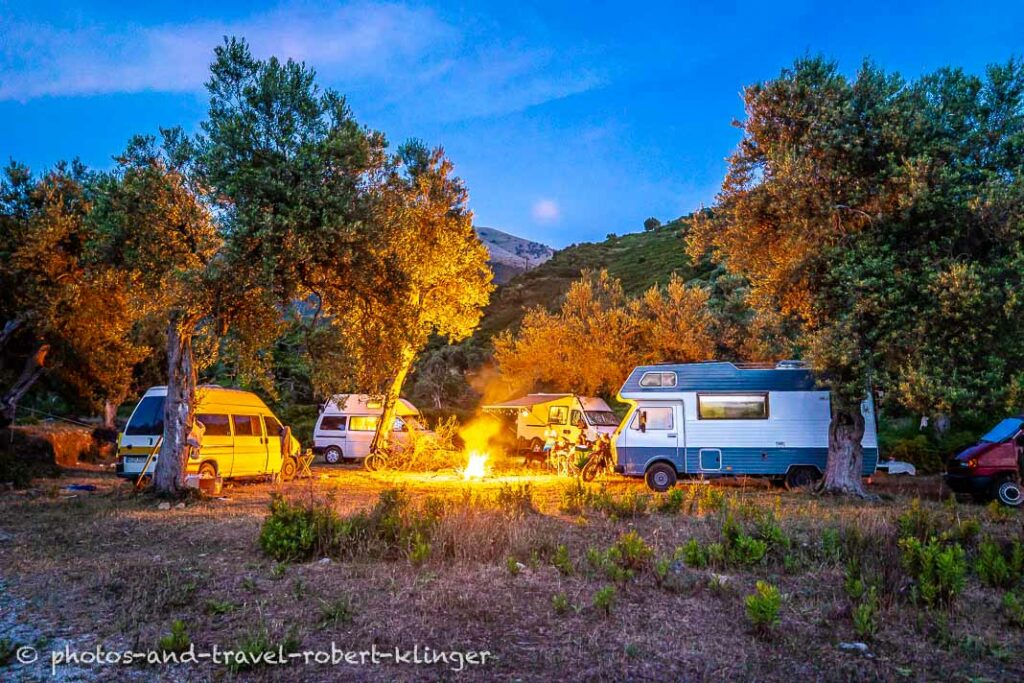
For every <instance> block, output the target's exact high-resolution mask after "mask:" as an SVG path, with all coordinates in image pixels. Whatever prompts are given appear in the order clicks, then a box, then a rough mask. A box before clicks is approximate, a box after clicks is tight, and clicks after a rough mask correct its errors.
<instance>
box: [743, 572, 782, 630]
mask: <svg viewBox="0 0 1024 683" xmlns="http://www.w3.org/2000/svg"><path fill="white" fill-rule="evenodd" d="M743 602H744V604H745V605H746V608H747V619H748V620H749V621H750V624H751V625H752V626H753V627H754V629H755V630H757V631H760V632H762V633H766V632H768V631H770V630H771V629H773V628H775V627H776V626H778V625H779V623H780V622H779V608H780V607H782V596H781V595H780V594H779V589H778V588H776V587H775V586H772V585H771V584H769V583H766V582H764V581H758V582H757V584H756V585H755V586H754V594H753V595H748V596H747V597H746V598H744V600H743Z"/></svg>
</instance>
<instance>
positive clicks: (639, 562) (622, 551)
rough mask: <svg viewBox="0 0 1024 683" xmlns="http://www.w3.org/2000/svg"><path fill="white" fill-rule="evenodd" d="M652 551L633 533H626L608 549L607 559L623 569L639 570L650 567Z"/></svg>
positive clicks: (638, 535)
mask: <svg viewBox="0 0 1024 683" xmlns="http://www.w3.org/2000/svg"><path fill="white" fill-rule="evenodd" d="M653 556H654V551H653V550H651V548H650V546H648V545H647V544H646V543H645V542H644V539H642V538H641V537H640V534H638V533H637V532H635V531H628V532H626V533H624V534H622V535H621V536H619V540H617V541H616V542H615V545H613V546H612V547H611V548H609V549H608V559H610V560H611V561H612V562H614V563H615V564H617V565H619V566H620V567H623V568H625V569H633V570H640V569H645V568H647V566H648V565H650V562H651V558H652V557H653Z"/></svg>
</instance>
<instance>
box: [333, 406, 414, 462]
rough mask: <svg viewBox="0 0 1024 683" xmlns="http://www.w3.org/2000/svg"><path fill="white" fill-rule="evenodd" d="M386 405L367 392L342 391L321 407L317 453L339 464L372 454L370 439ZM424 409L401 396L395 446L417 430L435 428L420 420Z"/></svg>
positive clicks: (395, 425) (397, 412)
mask: <svg viewBox="0 0 1024 683" xmlns="http://www.w3.org/2000/svg"><path fill="white" fill-rule="evenodd" d="M383 412H384V410H383V405H382V403H381V401H380V399H378V398H374V397H371V396H368V395H367V394H339V395H338V396H335V397H334V398H333V399H331V400H330V401H327V403H325V404H324V405H323V407H322V408H321V409H320V416H319V417H318V418H317V420H316V426H315V427H314V429H313V453H314V455H320V454H323V456H324V461H325V462H327V463H329V464H332V465H334V464H337V463H339V462H341V461H342V460H360V459H362V458H365V457H366V456H367V455H369V454H370V443H371V442H372V441H373V434H374V432H376V431H377V423H378V422H380V416H381V413H383ZM419 416H420V411H419V410H417V409H416V406H414V405H413V404H412V403H409V401H406V400H405V399H404V398H400V399H398V407H397V410H396V411H395V423H394V426H393V429H394V436H393V437H392V439H393V443H394V445H395V446H398V447H401V444H402V443H403V442H405V441H406V440H407V439H408V434H409V432H410V431H412V430H416V431H417V432H418V433H420V434H422V435H429V434H432V432H431V431H430V430H428V429H424V428H423V426H422V424H421V423H420V420H419Z"/></svg>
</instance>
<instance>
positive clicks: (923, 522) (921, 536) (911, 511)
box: [896, 498, 944, 541]
mask: <svg viewBox="0 0 1024 683" xmlns="http://www.w3.org/2000/svg"><path fill="white" fill-rule="evenodd" d="M896 526H897V528H898V529H899V532H900V536H901V537H905V536H912V537H914V538H916V539H918V540H921V541H927V540H928V539H929V538H931V537H932V536H937V535H938V534H939V533H940V532H942V531H943V530H944V528H943V527H944V525H942V524H940V523H939V520H938V519H936V517H935V515H934V514H932V512H931V511H930V510H928V509H927V508H925V507H922V505H921V499H920V498H915V499H914V500H912V501H910V506H909V507H907V510H906V512H904V513H903V514H901V515H900V516H899V517H897V518H896Z"/></svg>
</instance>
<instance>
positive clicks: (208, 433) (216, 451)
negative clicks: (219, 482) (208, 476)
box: [196, 413, 235, 477]
mask: <svg viewBox="0 0 1024 683" xmlns="http://www.w3.org/2000/svg"><path fill="white" fill-rule="evenodd" d="M196 420H197V421H199V422H201V423H203V440H202V442H201V443H200V447H199V458H200V460H212V461H213V462H214V463H216V465H217V474H219V475H220V476H222V477H230V476H232V470H234V459H235V458H234V456H235V446H234V439H233V438H232V436H231V418H229V417H228V416H227V415H223V414H220V413H197V414H196Z"/></svg>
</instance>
